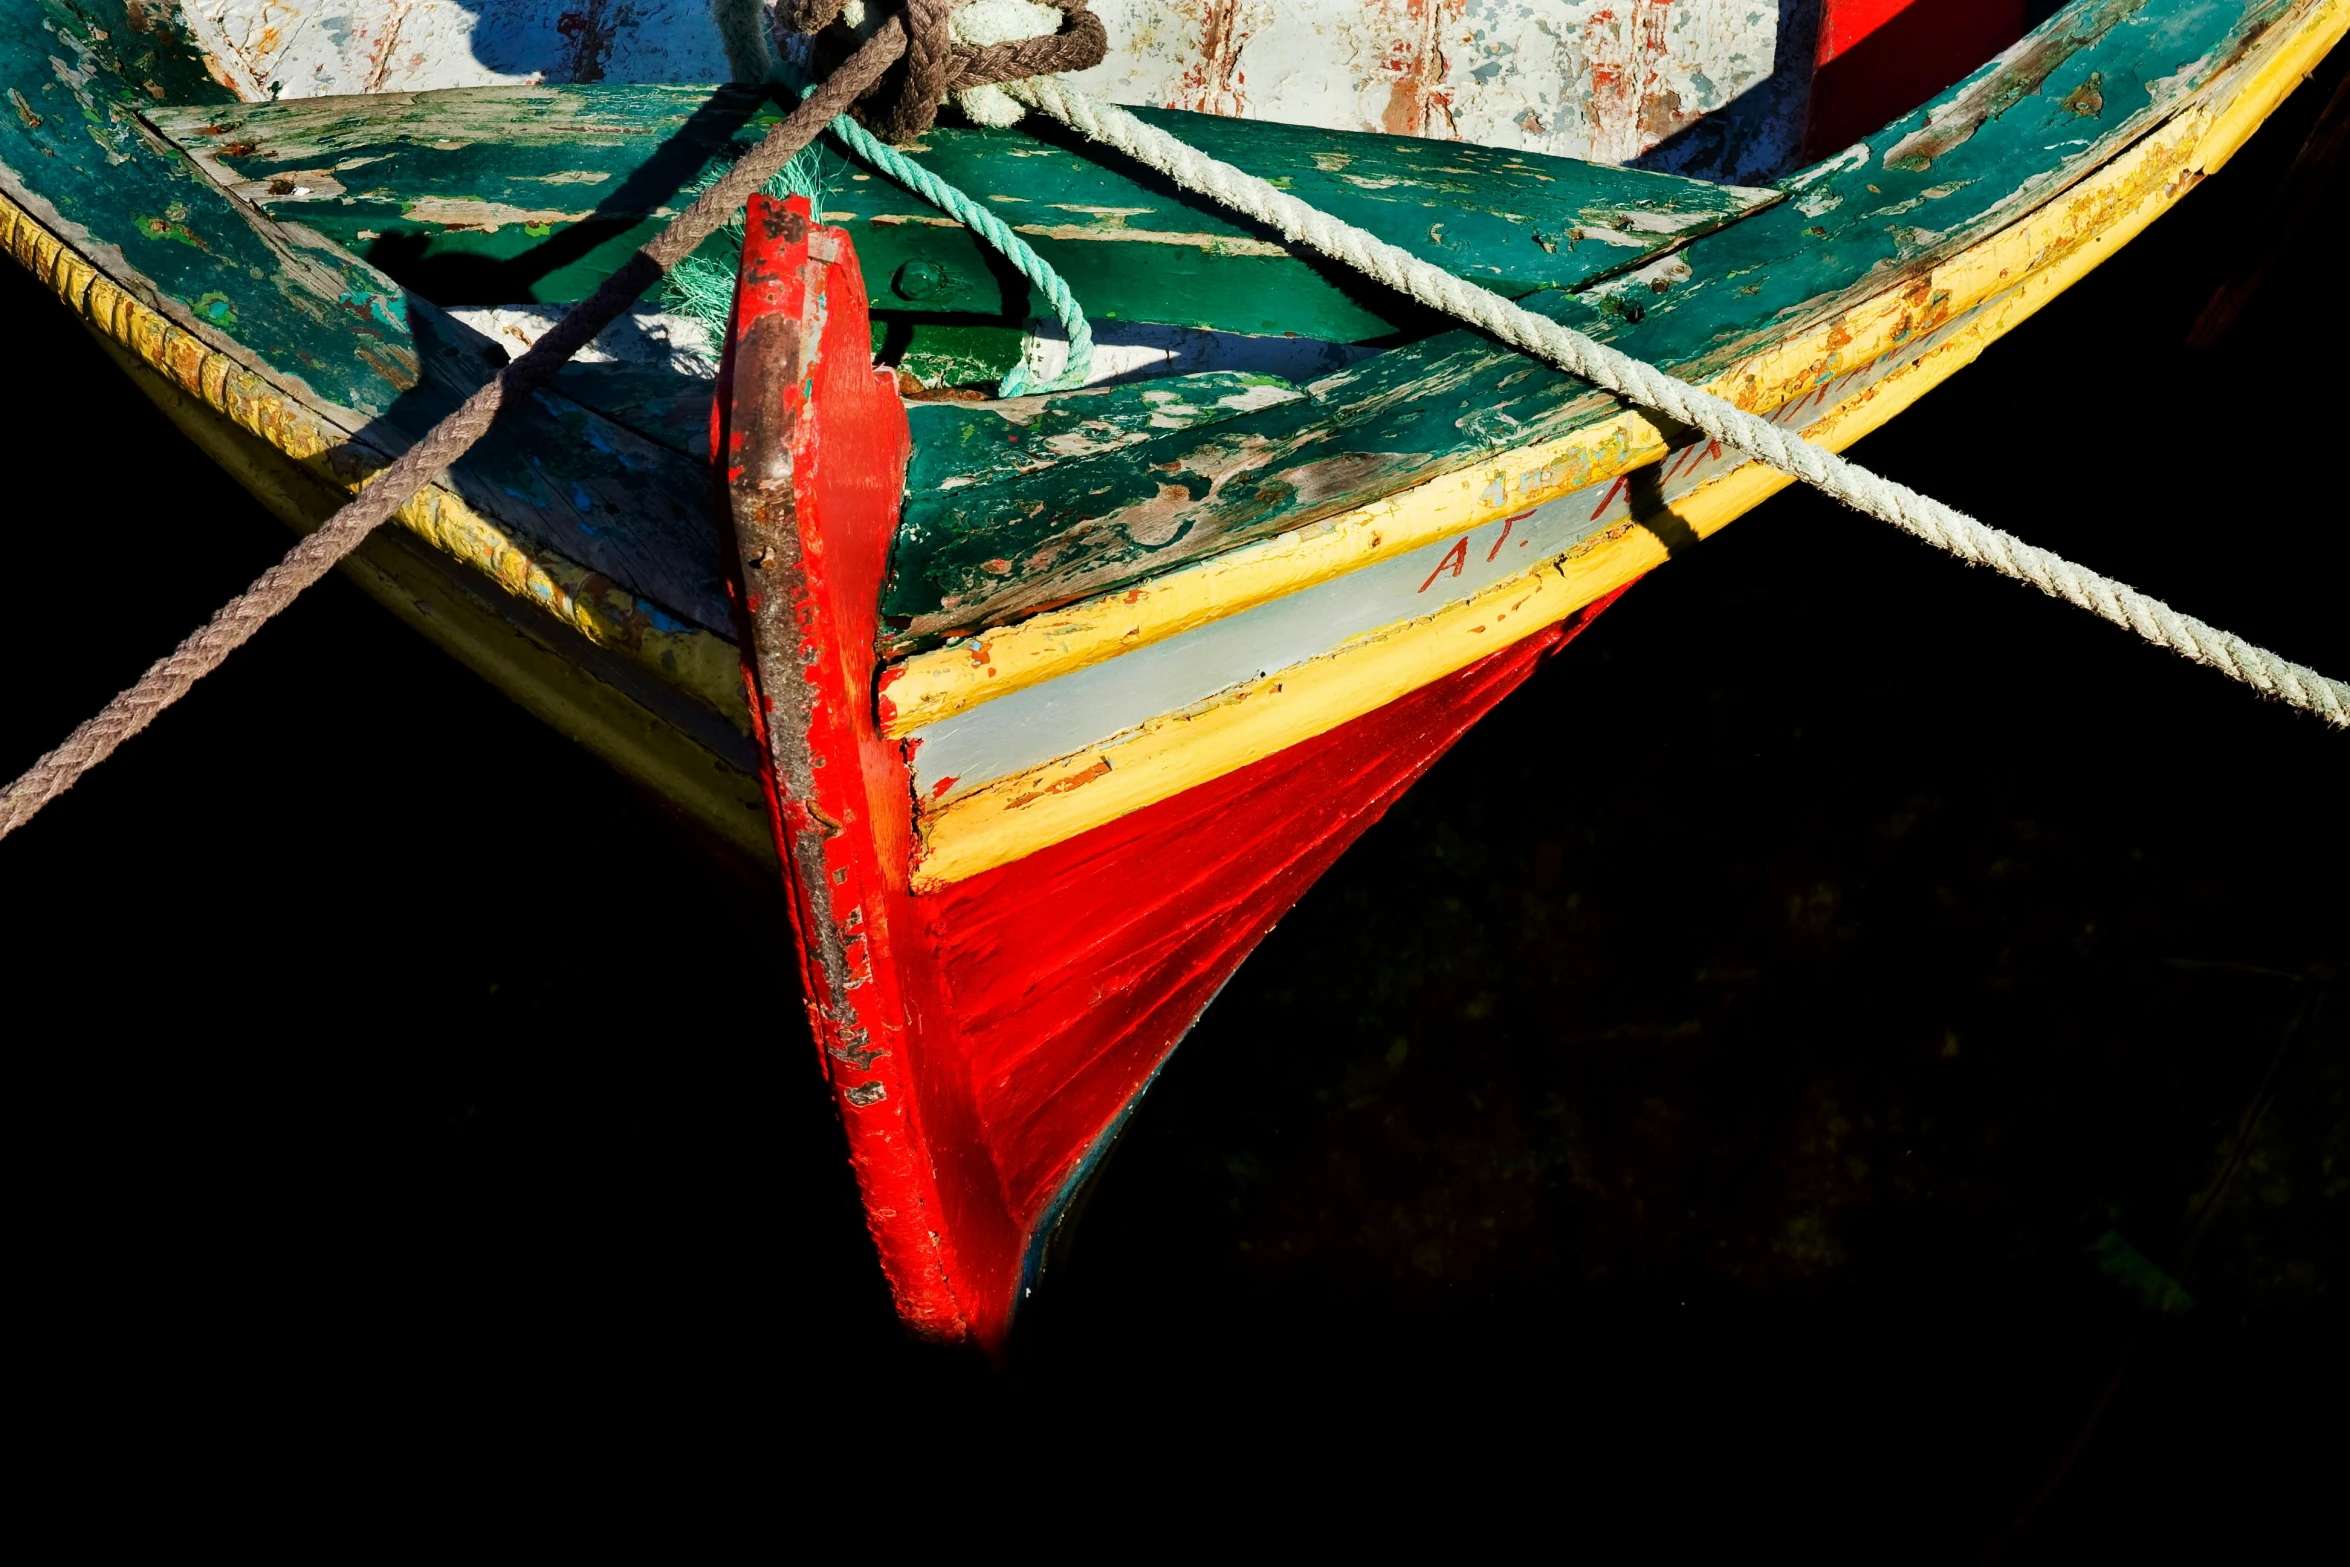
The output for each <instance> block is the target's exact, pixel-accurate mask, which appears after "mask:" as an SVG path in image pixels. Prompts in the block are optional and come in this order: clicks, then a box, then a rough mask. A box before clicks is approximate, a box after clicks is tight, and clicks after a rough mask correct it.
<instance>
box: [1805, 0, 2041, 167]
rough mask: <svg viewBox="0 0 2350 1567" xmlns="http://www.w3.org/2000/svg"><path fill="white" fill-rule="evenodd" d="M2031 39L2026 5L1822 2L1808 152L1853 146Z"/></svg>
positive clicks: (2004, 0)
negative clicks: (2001, 53) (2026, 35)
mask: <svg viewBox="0 0 2350 1567" xmlns="http://www.w3.org/2000/svg"><path fill="white" fill-rule="evenodd" d="M2023 35H2024V0H1823V3H1822V4H1821V6H1820V30H1819V42H1818V45H1817V47H1816V48H1815V50H1814V53H1813V57H1812V58H1813V61H1814V64H1813V68H1812V79H1811V106H1810V110H1809V112H1808V114H1807V116H1806V119H1805V123H1804V135H1803V145H1804V150H1805V151H1806V152H1807V153H1808V154H1810V155H1811V156H1813V157H1825V156H1826V155H1828V154H1829V153H1832V152H1836V151H1839V150H1840V149H1842V148H1845V147H1849V146H1851V145H1852V144H1853V143H1854V142H1856V141H1859V140H1860V139H1861V138H1862V137H1864V136H1867V135H1869V134H1870V133H1871V132H1873V131H1877V130H1879V129H1882V128H1883V127H1884V126H1886V125H1889V124H1891V123H1892V122H1893V121H1895V120H1897V119H1899V118H1900V117H1901V116H1902V115H1904V114H1907V113H1908V112H1909V111H1910V110H1911V109H1914V108H1916V107H1917V106H1918V105H1919V104H1921V103H1925V102H1928V101H1930V100H1931V99H1932V98H1933V97H1934V96H1935V95H1936V94H1938V93H1939V92H1941V91H1942V89H1943V88H1945V87H1948V86H1950V85H1952V84H1953V83H1955V82H1958V81H1962V80H1964V79H1965V78H1966V77H1967V76H1969V75H1971V74H1972V73H1973V72H1974V70H1975V68H1976V67H1977V66H1980V65H1982V64H1984V63H1986V62H1987V61H1989V60H1990V58H1991V57H1992V56H1993V55H1995V54H1997V53H1998V52H1999V51H2000V50H2002V49H2004V48H2006V47H2007V46H2008V45H2009V44H2011V43H2014V42H2015V41H2016V40H2017V39H2018V38H2021V37H2022V36H2023Z"/></svg>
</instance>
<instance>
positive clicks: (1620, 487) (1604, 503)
mask: <svg viewBox="0 0 2350 1567" xmlns="http://www.w3.org/2000/svg"><path fill="white" fill-rule="evenodd" d="M1631 488H1632V476H1631V475H1630V474H1628V473H1619V474H1617V475H1616V482H1615V483H1613V484H1611V485H1609V486H1608V487H1607V493H1606V494H1605V495H1602V496H1601V497H1600V498H1599V504H1598V505H1597V506H1594V507H1592V508H1591V520H1592V521H1594V522H1597V521H1598V520H1599V514H1600V513H1601V512H1603V511H1605V510H1607V509H1608V505H1609V503H1610V502H1612V501H1614V500H1615V498H1616V497H1617V496H1618V495H1621V494H1622V493H1624V492H1625V491H1626V490H1629V489H1631Z"/></svg>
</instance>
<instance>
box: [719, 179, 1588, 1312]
mask: <svg viewBox="0 0 2350 1567" xmlns="http://www.w3.org/2000/svg"><path fill="white" fill-rule="evenodd" d="M793 207H794V208H795V209H796V210H787V209H785V208H783V207H779V206H777V205H776V204H774V203H768V202H763V201H762V202H758V203H754V205H753V209H752V214H751V219H752V221H751V224H750V232H751V239H750V242H749V245H748V247H747V248H746V252H745V257H744V266H743V272H742V279H743V281H742V286H741V291H740V293H739V294H738V298H737V306H736V311H737V319H736V326H735V332H734V334H733V341H732V345H731V347H730V353H729V364H728V370H727V374H726V377H725V379H724V380H723V381H722V383H721V389H720V408H719V430H718V432H717V433H718V437H719V438H718V440H717V441H716V443H715V447H714V449H716V450H718V451H721V452H724V453H726V454H727V459H726V460H727V483H728V488H729V501H730V506H729V509H730V514H731V517H732V519H733V526H734V531H735V545H736V551H735V553H736V558H737V561H738V563H739V566H740V570H739V573H738V576H737V579H736V588H735V591H736V594H737V601H738V604H739V605H740V606H741V610H742V630H743V634H744V641H743V645H744V647H745V649H746V654H747V657H746V670H745V673H746V678H747V680H748V682H749V685H750V689H751V693H752V696H753V700H754V707H755V710H756V712H757V714H758V716H759V723H760V731H761V732H760V738H761V741H762V745H763V752H764V755H765V757H766V759H767V762H768V764H769V766H768V783H769V790H770V801H771V804H772V806H773V811H774V821H775V828H776V835H777V841H778V844H779V847H780V848H781V849H782V851H783V855H784V860H785V863H786V865H787V866H788V867H789V868H790V870H791V875H790V877H789V881H790V885H791V891H792V901H793V917H794V929H795V933H796V934H797V936H798V937H799V944H800V956H801V965H802V967H801V971H802V976H803V981H804V984H805V987H806V993H807V998H808V1014H809V1020H810V1024H811V1027H812V1029H813V1031H814V1033H815V1036H816V1039H817V1043H818V1045H819V1047H820V1050H821V1053H822V1060H823V1062H824V1066H825V1070H826V1072H827V1074H828V1075H829V1076H830V1078H831V1081H832V1083H833V1086H834V1090H835V1093H836V1095H837V1098H838V1102H839V1104H840V1108H841V1116H842V1120H843V1122H844V1124H845V1125H846V1127H847V1130H848V1139H849V1150H850V1158H851V1160H852V1162H853V1163H854V1165H855V1167H856V1170H857V1177H858V1181H859V1183H860V1186H861V1189H862V1191H863V1194H864V1198H865V1206H866V1213H867V1216H868V1219H869V1221H870V1223H871V1226H872V1230H873V1236H874V1240H875V1243H876V1245H877V1246H878V1248H879V1250H880V1253H881V1260H882V1263H883V1266H884V1267H885V1268H886V1269H887V1271H888V1273H889V1277H890V1282H891V1285H892V1287H893V1289H894V1290H895V1292H896V1297H897V1301H898V1305H899V1309H900V1311H901V1312H902V1314H903V1315H904V1316H905V1318H906V1320H907V1321H908V1322H909V1323H910V1324H911V1325H912V1326H914V1327H915V1328H916V1329H917V1330H918V1331H920V1332H923V1333H925V1334H927V1335H930V1336H933V1337H938V1338H944V1339H972V1340H976V1341H977V1342H979V1343H980V1344H982V1345H985V1346H988V1347H990V1348H993V1347H995V1346H998V1345H1000V1344H1001V1343H1002V1342H1003V1340H1004V1337H1005V1335H1006V1334H1007V1333H1008V1332H1009V1331H1010V1328H1011V1323H1012V1317H1013V1314H1014V1312H1015V1310H1016V1309H1017V1307H1018V1303H1019V1301H1020V1300H1021V1299H1022V1298H1023V1297H1024V1295H1025V1294H1026V1293H1027V1291H1028V1290H1029V1289H1031V1288H1033V1286H1034V1283H1035V1278H1036V1274H1037V1270H1038V1267H1039V1265H1040V1262H1041V1258H1042V1255H1043V1247H1044V1242H1045V1241H1046V1239H1047V1238H1049V1236H1050V1234H1051V1231H1052V1228H1053V1226H1054V1225H1055V1224H1056V1223H1057V1222H1058V1221H1059V1218H1060V1216H1061V1214H1062V1212H1063V1211H1064V1209H1065V1208H1066V1206H1067V1203H1068V1200H1069V1198H1070V1197H1071V1196H1072V1195H1073V1194H1074V1193H1075V1191H1076V1189H1077V1187H1078V1185H1079V1183H1080V1182H1081V1180H1082V1179H1083V1176H1084V1174H1085V1172H1086V1171H1087V1170H1088V1169H1089V1168H1090V1165H1091V1163H1092V1161H1093V1160H1095V1159H1096V1158H1098V1156H1099V1154H1100V1153H1101V1152H1102V1151H1103V1150H1105V1149H1106V1148H1107V1146H1108V1143H1109V1141H1110V1139H1111V1138H1112V1137H1114V1136H1115V1135H1116V1132H1117V1129H1118V1127H1119V1126H1120V1125H1121V1123H1122V1122H1123V1120H1124V1118H1125V1116H1126V1115H1127V1113H1128V1112H1129V1111H1130V1110H1131V1109H1132V1107H1133V1105H1134V1103H1135V1101H1136V1099H1137V1098H1138V1096H1139V1095H1140V1094H1141V1093H1142V1091H1143V1090H1144V1089H1145V1088H1146V1087H1147V1086H1148V1085H1149V1083H1150V1081H1151V1078H1152V1077H1153V1076H1154V1075H1155V1074H1156V1073H1157V1072H1158V1070H1159V1068H1160V1067H1161V1066H1162V1065H1164V1064H1165V1062H1166V1059H1167V1057H1168V1055H1169V1054H1170V1053H1171V1052H1172V1051H1173V1050H1174V1048H1175V1046H1176V1044H1177V1043H1178V1042H1179V1041H1180V1040H1181V1039H1182V1037H1183V1035H1184V1033H1185V1032H1186V1031H1187V1030H1189V1029H1190V1027H1191V1025H1192V1023H1193V1022H1194V1021H1195V1020H1196V1019H1197V1018H1198V1016H1199V1015H1200V1013H1201V1011H1202V1010H1204V1009H1205V1008H1206V1006H1207V1005H1208V1003H1209V1001H1211V1000H1212V999H1213V998H1214V997H1215V994H1216V992H1217V990H1218V989H1220V988H1221V987H1222V985H1223V984H1224V982H1225V981H1226V980H1227V979H1228V978H1230V977H1231V975H1232V972H1233V970H1234V969H1236V968H1238V967H1239V965H1240V963H1241V960H1242V959H1244V958H1245V957H1247V956H1248V954H1249V952H1250V951H1251V950H1252V949H1253V948H1254V947H1255V946H1256V944H1257V943H1258V942H1259V941H1261V940H1262V939H1263V938H1264V936H1265V934H1266V933H1267V932H1268V931H1270V930H1271V929H1272V928H1273V925H1274V923H1275V922H1276V921H1278V920H1279V919H1280V917H1281V916H1282V915H1283V914H1284V913H1286V912H1287V911H1288V909H1289V908H1290V906H1291V905H1293V904H1294V903H1295V902H1296V901H1297V900H1298V898H1299V897H1300V896H1302V895H1303V894H1304V892H1305V890H1306V889H1307V888H1308V887H1310V886H1312V885H1313V882H1314V880H1315V878H1316V877H1318V876H1320V875H1321V874H1322V872H1323V871H1324V870H1326V869H1327V868H1328V867H1329V866H1330V864H1331V862H1332V861H1334V860H1335V859H1337V857H1338V856H1339V855H1340V854H1341V853H1343V852H1344V851H1345V849H1346V847H1347V845H1348V844H1350V843H1352V842H1353V841H1354V840H1355V839H1356V838H1357V837H1359V836H1360V835H1361V834H1362V832H1363V831H1364V829H1366V828H1368V827H1369V826H1370V825H1371V824H1372V823H1373V822H1375V821H1377V820H1378V818H1379V816H1380V815H1381V813H1382V812H1384V811H1385V810H1386V809H1387V807H1388V806H1389V805H1391V804H1393V803H1394V802H1395V800H1396V799H1397V798H1398V797H1399V796H1400V795H1401V794H1402V793H1403V791H1404V790H1405V789H1406V788H1408V787H1410V785H1411V783H1412V781H1413V780H1414V779H1416V778H1417V777H1419V775H1420V774H1421V773H1422V772H1424V771H1425V770H1426V769H1427V768H1428V766H1429V765H1430V764H1431V763H1433V762H1434V761H1435V760H1436V758H1437V757H1439V756H1441V755H1442V754H1443V753H1444V751H1445V749H1446V748H1447V747H1449V746H1450V745H1451V744H1452V743H1453V742H1454V741H1455V740H1457V739H1459V738H1460V736H1461V735H1462V734H1463V733H1465V732H1466V731H1467V730H1468V728H1469V726H1470V725H1472V724H1474V723H1475V722H1476V721H1477V720H1478V719H1479V718H1481V717H1483V716H1484V715H1485V714H1486V713H1487V712H1488V711H1490V710H1491V708H1492V707H1493V705H1494V704H1495V703H1496V702H1499V701H1500V700H1501V699H1502V698H1503V697H1504V696H1506V695H1508V694H1509V693H1510V691H1511V690H1513V689H1515V688H1516V686H1517V685H1518V683H1519V682H1520V681H1522V680H1524V679H1525V678H1526V676H1527V675H1528V674H1530V673H1531V672H1532V671H1533V670H1534V668H1535V666H1536V665H1537V664H1539V663H1540V662H1541V661H1542V659H1543V658H1544V657H1546V656H1547V655H1548V654H1550V653H1551V652H1553V651H1555V650H1556V649H1557V648H1558V647H1560V646H1561V645H1563V644H1564V643H1565V642H1566V641H1567V640H1568V639H1570V638H1571V637H1573V636H1574V635H1575V633H1576V632H1577V631H1578V630H1580V629H1581V627H1582V626H1583V625H1585V624H1588V623H1589V620H1590V618H1591V616H1592V615H1594V614H1596V613H1597V612H1598V610H1599V609H1601V608H1603V607H1604V603H1603V604H1597V605H1593V606H1592V607H1591V608H1590V609H1588V610H1585V611H1584V612H1583V613H1581V614H1580V615H1578V616H1577V617H1575V619H1573V620H1571V621H1569V622H1568V623H1567V624H1565V625H1563V626H1554V627H1551V628H1549V629H1547V630H1545V631H1543V632H1541V633H1539V634H1537V635H1535V636H1532V637H1529V638H1527V639H1525V640H1524V641H1521V642H1519V643H1517V644H1515V645H1514V646H1512V647H1509V648H1506V649H1504V650H1502V651H1500V652H1498V653H1495V654H1494V655H1493V656H1491V657H1489V658H1487V659H1484V660H1483V661H1481V662H1479V663H1477V664H1474V665H1472V666H1470V667H1469V668H1467V669H1464V670H1461V671H1459V672H1458V673H1455V674H1453V675H1451V676H1448V677H1446V678H1444V679H1442V680H1439V681H1437V682H1436V683H1435V684H1433V685H1430V686H1427V687H1424V688H1422V689H1421V690H1419V691H1416V692H1413V693H1412V694H1410V695H1408V696H1406V697H1403V698H1401V699H1400V700H1398V701H1395V702H1393V703H1390V704H1389V705H1388V706H1386V707H1385V708H1382V709H1380V710H1379V711H1377V712H1374V713H1370V714H1367V715H1365V716H1364V717H1362V718H1359V719H1356V720H1355V721H1353V722H1352V723H1349V724H1347V725H1345V726H1343V727H1341V728H1339V729H1336V730H1333V731H1331V732H1330V733H1328V734H1324V735H1321V736H1318V737H1316V738H1314V739H1310V740H1306V741H1303V742H1301V743H1299V744H1297V745H1294V746H1291V747H1290V748H1288V749H1287V750H1284V751H1282V752H1280V753H1278V754H1276V755H1273V756H1269V757H1266V758H1264V759H1262V760H1261V761H1258V762H1256V763H1254V764H1253V765H1251V766H1249V767H1247V768H1244V769H1242V770H1240V771H1238V772H1235V773H1231V774H1228V775H1226V776H1224V777H1221V778H1218V779H1216V780H1214V781H1212V782H1209V783H1206V784H1203V785H1200V786H1199V787H1196V788H1194V789H1191V790H1189V791H1188V792H1186V793H1184V794H1181V795H1178V796H1176V797H1174V798H1172V799H1168V800H1164V801H1161V802H1159V803H1158V804H1156V805H1153V806H1150V807H1148V808H1146V809H1144V810H1141V811H1137V812H1135V813H1134V814H1132V815H1130V816H1127V817H1125V818H1123V819H1121V820H1119V821H1116V822H1112V823H1109V824H1107V825H1105V826H1102V827H1099V828H1096V829H1094V830H1093V831H1091V832H1088V833H1085V834H1083V835H1082V836H1079V837H1077V838H1073V839H1070V840H1068V841H1066V842H1063V843H1060V844H1056V845H1054V846H1052V847H1050V848H1047V849H1044V850H1042V851H1040V852H1038V853H1035V854H1032V855H1029V856H1028V857H1026V858H1024V859H1021V860H1018V861H1015V862H1013V863H1011V864H1009V865H1004V866H1001V867H998V868H997V869H995V870H992V871H989V872H986V873H984V874H982V875H979V876H976V877H972V878H970V879H969V880H966V881H963V882H959V883H956V884H954V885H952V886H949V887H947V888H946V889H944V890H941V891H937V892H931V893H925V894H919V895H918V894H916V893H914V892H913V891H912V890H911V888H910V886H909V883H908V879H907V874H908V869H909V866H910V854H909V849H910V845H911V842H912V809H913V799H912V784H911V780H910V777H909V775H908V773H907V770H906V768H905V766H904V761H903V757H902V756H901V755H900V754H899V752H898V750H897V748H896V747H895V746H894V745H893V744H891V743H890V742H889V741H887V740H885V739H884V738H883V737H882V736H881V735H880V733H879V730H878V727H877V714H876V705H875V699H874V683H875V678H876V675H877V673H878V670H877V661H876V659H875V656H874V653H873V647H874V633H875V630H876V626H875V620H874V614H875V605H876V603H877V601H878V593H879V588H880V585H881V574H882V572H883V570H884V569H885V568H886V564H887V555H888V549H889V542H890V538H891V536H892V533H893V531H894V528H895V525H896V497H897V494H898V486H899V485H900V484H901V483H902V480H903V475H904V472H905V463H906V453H907V449H908V448H907V434H906V422H905V415H904V412H903V409H902V408H901V407H900V406H899V405H898V403H897V401H896V396H895V393H894V391H893V390H891V387H890V383H889V381H888V380H887V378H886V377H885V376H882V375H878V374H876V372H875V371H874V370H873V368H872V367H871V364H870V362H869V359H868V356H867V343H868V337H867V327H866V321H865V311H864V303H863V302H864V297H865V296H864V289H863V284H862V282H861V280H860V279H858V277H857V275H856V263H855V258H854V256H853V255H851V254H850V253H849V250H848V243H847V240H846V237H845V236H843V235H840V234H839V232H838V231H837V230H825V229H822V228H819V227H815V226H813V225H811V224H809V223H808V222H807V218H806V208H805V204H804V203H799V202H796V201H795V203H794V204H793ZM812 243H813V246H814V247H815V251H816V252H817V254H814V255H812V254H811V244H812ZM827 251H829V252H830V254H829V255H826V254H824V253H825V252H827Z"/></svg>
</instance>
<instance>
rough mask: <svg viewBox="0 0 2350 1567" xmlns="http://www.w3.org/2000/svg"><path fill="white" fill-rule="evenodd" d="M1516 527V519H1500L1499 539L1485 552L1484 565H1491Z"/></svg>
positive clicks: (1433, 579)
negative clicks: (1511, 530)
mask: <svg viewBox="0 0 2350 1567" xmlns="http://www.w3.org/2000/svg"><path fill="white" fill-rule="evenodd" d="M1527 515H1529V516H1531V515H1532V513H1527ZM1517 525H1518V519H1517V518H1515V517H1504V518H1502V519H1501V537H1500V538H1498V539H1495V540H1494V541H1493V548H1491V549H1489V550H1487V551H1486V552H1485V564H1487V565H1488V566H1490V565H1492V564H1493V560H1494V557H1495V556H1497V555H1499V554H1500V553H1501V547H1502V546H1503V545H1504V544H1507V543H1508V542H1509V541H1510V529H1512V528H1514V527H1516V526H1517ZM1453 575H1454V576H1456V577H1457V576H1459V575H1460V573H1459V572H1457V571H1456V572H1454V573H1453ZM1428 580H1429V581H1431V582H1433V581H1435V580H1436V579H1435V578H1434V577H1430V578H1429V579H1428Z"/></svg>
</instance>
